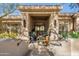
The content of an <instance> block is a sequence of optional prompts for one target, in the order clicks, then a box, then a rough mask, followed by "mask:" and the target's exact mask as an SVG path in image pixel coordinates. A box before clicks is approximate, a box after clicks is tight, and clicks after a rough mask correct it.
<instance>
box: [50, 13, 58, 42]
mask: <svg viewBox="0 0 79 59" xmlns="http://www.w3.org/2000/svg"><path fill="white" fill-rule="evenodd" d="M49 22H50V24H49V32H50V41H53V40H57V39H58V37H57V34H58V32H59V22H58V15H57V14H56V13H55V12H52V13H51V16H50V21H49Z"/></svg>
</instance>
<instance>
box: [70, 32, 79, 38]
mask: <svg viewBox="0 0 79 59" xmlns="http://www.w3.org/2000/svg"><path fill="white" fill-rule="evenodd" d="M69 35H70V36H71V37H72V38H79V32H74V31H73V32H70V33H69Z"/></svg>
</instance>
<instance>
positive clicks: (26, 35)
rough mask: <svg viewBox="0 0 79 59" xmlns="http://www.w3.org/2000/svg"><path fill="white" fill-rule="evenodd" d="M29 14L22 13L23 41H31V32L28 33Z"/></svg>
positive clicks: (21, 36)
mask: <svg viewBox="0 0 79 59" xmlns="http://www.w3.org/2000/svg"><path fill="white" fill-rule="evenodd" d="M28 16H29V15H28V13H22V22H21V24H22V25H21V35H20V38H21V40H27V41H28V40H29V31H28V24H29V22H28V20H29V18H28Z"/></svg>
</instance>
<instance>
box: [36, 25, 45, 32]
mask: <svg viewBox="0 0 79 59" xmlns="http://www.w3.org/2000/svg"><path fill="white" fill-rule="evenodd" d="M35 31H44V26H35Z"/></svg>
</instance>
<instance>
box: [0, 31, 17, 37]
mask: <svg viewBox="0 0 79 59" xmlns="http://www.w3.org/2000/svg"><path fill="white" fill-rule="evenodd" d="M16 37H17V33H13V32H11V33H7V32H5V33H1V34H0V38H16Z"/></svg>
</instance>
